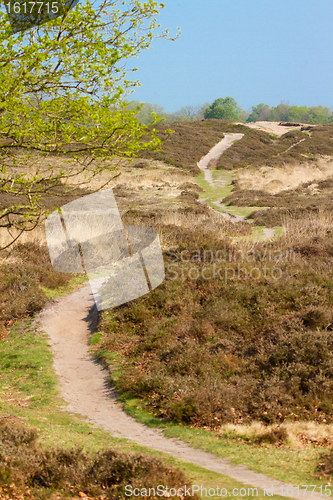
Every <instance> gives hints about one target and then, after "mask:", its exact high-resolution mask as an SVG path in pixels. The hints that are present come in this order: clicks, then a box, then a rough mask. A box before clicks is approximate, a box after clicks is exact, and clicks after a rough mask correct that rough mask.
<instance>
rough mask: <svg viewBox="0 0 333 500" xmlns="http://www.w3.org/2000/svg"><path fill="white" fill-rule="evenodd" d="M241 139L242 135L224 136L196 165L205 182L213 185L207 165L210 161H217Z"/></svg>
mask: <svg viewBox="0 0 333 500" xmlns="http://www.w3.org/2000/svg"><path fill="white" fill-rule="evenodd" d="M242 137H244V134H225V136H224V139H222V141H220V142H218V143H217V144H215V146H214V147H213V148H212V149H211V150H210V151H209V152H208V153H207V154H206V155H205V156H203V157H202V158H201V160H200V161H199V162H198V163H197V165H198V167H199V168H200V170H202V171H203V172H204V174H205V181H207V182H208V183H209V184H210V185H211V186H213V185H214V181H213V175H212V171H211V170H210V168H209V163H210V162H211V161H212V160H218V159H219V158H220V156H221V155H222V153H223V152H224V151H225V150H226V149H228V148H230V146H231V145H232V143H233V142H234V141H237V140H239V139H241V138H242Z"/></svg>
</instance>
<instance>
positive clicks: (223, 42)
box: [130, 0, 333, 112]
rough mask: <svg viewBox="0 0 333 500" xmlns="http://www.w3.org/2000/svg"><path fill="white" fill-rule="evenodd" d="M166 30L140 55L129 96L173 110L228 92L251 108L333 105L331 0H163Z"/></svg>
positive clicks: (161, 17) (221, 95)
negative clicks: (176, 36) (166, 35)
mask: <svg viewBox="0 0 333 500" xmlns="http://www.w3.org/2000/svg"><path fill="white" fill-rule="evenodd" d="M163 3H164V4H165V9H163V10H162V11H161V14H160V15H159V16H158V21H159V23H160V24H162V26H163V28H170V34H171V35H172V34H175V33H176V31H177V29H176V28H177V27H178V26H179V27H180V28H181V30H182V34H181V36H180V38H179V39H178V40H176V41H175V42H171V41H166V40H155V41H154V43H153V49H152V50H145V51H144V52H142V53H141V54H140V55H139V56H138V58H136V59H135V61H134V65H135V66H136V67H137V68H138V71H137V72H136V73H134V74H133V75H135V76H136V77H137V78H138V79H139V80H140V83H141V87H140V88H139V89H137V90H136V91H135V93H134V94H132V95H131V96H130V98H131V99H138V100H140V101H148V102H152V103H156V104H159V105H161V106H163V107H164V108H165V109H166V111H169V112H174V111H176V110H177V109H179V108H180V107H181V106H186V105H196V104H203V103H204V102H212V101H213V100H214V99H216V98H218V97H225V96H227V95H230V96H232V97H234V98H235V99H236V101H237V102H238V104H239V105H240V106H242V107H243V108H244V109H246V110H248V109H250V108H251V106H252V105H256V104H259V103H260V102H264V103H266V104H269V105H270V106H276V105H278V104H279V103H280V102H282V101H285V102H289V104H291V105H299V106H300V105H305V106H313V105H319V104H323V105H325V106H328V107H333V29H332V22H333V0H163Z"/></svg>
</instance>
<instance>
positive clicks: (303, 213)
mask: <svg viewBox="0 0 333 500" xmlns="http://www.w3.org/2000/svg"><path fill="white" fill-rule="evenodd" d="M224 203H226V204H227V205H235V206H252V207H256V206H257V207H270V208H269V209H268V210H266V209H265V210H258V211H253V213H252V214H250V216H249V217H250V218H253V219H254V221H255V223H256V224H257V225H266V226H270V227H272V226H279V225H284V224H285V219H286V216H291V217H294V218H295V217H296V218H299V217H302V218H305V217H310V218H311V217H312V216H313V215H314V214H318V213H319V212H326V213H327V212H332V210H333V179H332V178H331V179H325V180H322V181H318V183H316V184H315V185H314V184H313V183H309V182H308V183H304V184H303V185H302V186H300V187H299V188H298V189H296V190H289V191H282V192H280V193H277V194H275V195H273V194H269V193H266V192H263V191H250V190H235V192H234V193H232V194H231V195H229V196H227V197H226V198H224Z"/></svg>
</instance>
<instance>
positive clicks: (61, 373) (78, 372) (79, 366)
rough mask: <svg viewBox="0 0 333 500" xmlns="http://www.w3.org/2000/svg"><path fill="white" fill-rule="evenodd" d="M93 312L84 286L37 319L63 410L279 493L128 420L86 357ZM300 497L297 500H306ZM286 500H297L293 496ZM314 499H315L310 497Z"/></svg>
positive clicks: (264, 479) (263, 480) (264, 481)
mask: <svg viewBox="0 0 333 500" xmlns="http://www.w3.org/2000/svg"><path fill="white" fill-rule="evenodd" d="M95 320H96V309H95V307H94V301H93V297H92V293H91V290H90V286H89V285H86V286H84V287H82V288H80V289H79V290H77V291H76V292H74V293H71V294H70V295H68V296H67V297H64V298H61V299H58V300H57V301H56V302H54V303H53V304H49V305H48V306H47V307H46V308H45V309H44V310H43V311H42V312H41V313H40V314H39V316H38V321H39V323H40V325H41V329H42V330H43V331H44V332H45V333H46V334H47V335H48V337H49V343H50V345H51V348H52V352H53V355H54V367H55V371H56V373H57V375H58V378H59V382H60V387H61V394H62V397H63V398H64V399H65V401H66V402H67V403H68V406H67V407H66V410H68V411H70V412H73V413H79V414H81V415H83V416H85V417H87V418H88V420H89V421H90V422H92V423H94V424H97V425H100V426H102V427H103V428H104V429H106V430H107V431H109V432H110V433H111V434H112V435H114V436H116V437H124V438H128V439H131V440H133V441H135V442H136V443H139V444H140V445H144V446H147V447H150V448H154V449H156V450H159V451H162V452H165V453H170V454H172V455H174V456H177V457H179V458H181V459H183V460H186V461H187V462H191V463H193V464H196V465H199V466H201V467H203V468H205V469H208V470H210V471H213V472H218V473H220V474H224V475H226V476H230V477H232V478H234V479H236V480H238V481H240V482H242V483H245V484H246V485H250V486H253V487H257V488H261V489H263V488H265V487H266V488H268V487H269V488H270V487H271V486H273V491H274V492H275V493H276V494H277V493H279V492H280V491H281V490H280V487H281V486H284V487H286V483H283V482H281V481H277V480H275V479H271V478H269V477H268V476H266V475H264V474H259V473H256V472H253V471H251V470H249V469H247V467H244V466H235V465H232V464H231V463H230V462H229V461H228V460H226V459H222V458H218V457H216V456H215V455H212V454H209V453H205V452H203V451H200V450H196V449H193V448H190V447H189V446H187V445H186V444H184V443H182V442H181V441H177V440H175V439H168V438H166V437H164V435H163V433H162V431H161V430H157V429H150V428H148V427H146V426H145V425H143V424H140V423H138V422H136V421H135V420H134V419H133V418H131V417H129V416H128V415H127V414H126V413H125V412H124V411H123V410H122V409H121V406H120V405H119V404H118V403H117V400H116V397H115V394H114V393H113V391H112V389H110V388H109V386H108V383H107V370H106V369H104V368H103V367H102V366H101V365H100V364H99V363H98V362H96V361H95V360H94V358H92V357H91V356H90V355H89V353H88V339H89V335H90V333H91V332H92V331H93V329H94V324H95ZM310 496H311V495H310V494H309V495H305V496H304V497H303V495H302V497H303V498H310ZM292 498H298V499H299V497H298V496H297V495H295V496H294V497H292ZM311 498H312V499H313V500H319V498H321V500H322V497H320V495H312V496H311Z"/></svg>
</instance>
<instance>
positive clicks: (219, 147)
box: [197, 134, 304, 241]
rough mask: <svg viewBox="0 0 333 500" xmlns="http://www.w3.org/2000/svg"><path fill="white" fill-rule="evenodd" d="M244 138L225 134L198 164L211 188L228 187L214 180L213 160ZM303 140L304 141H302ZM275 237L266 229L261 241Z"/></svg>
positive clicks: (241, 218) (237, 219) (227, 216)
mask: <svg viewBox="0 0 333 500" xmlns="http://www.w3.org/2000/svg"><path fill="white" fill-rule="evenodd" d="M242 137H244V134H225V136H224V138H223V139H222V141H220V142H218V143H217V144H215V146H214V147H213V148H212V149H211V150H210V151H209V152H208V154H206V155H205V156H203V157H202V158H201V160H200V161H199V162H198V163H197V165H198V167H199V168H200V170H202V171H203V172H204V174H205V181H207V182H208V183H209V184H210V185H211V186H217V187H224V186H225V185H226V182H225V181H214V180H213V173H212V170H211V169H210V168H209V164H210V162H211V161H212V160H217V159H218V158H220V156H221V155H222V154H223V152H224V151H225V150H226V149H228V148H230V146H232V144H233V142H234V141H237V140H240V139H241V138H242ZM303 140H304V139H302V141H303ZM198 201H199V202H200V203H203V202H205V201H206V198H201V199H199V200H198ZM213 203H214V205H217V206H218V207H220V208H222V209H227V207H226V205H224V204H223V203H222V202H221V201H214V202H213ZM213 210H214V209H213ZM214 212H217V213H219V214H221V215H222V216H223V217H224V218H225V219H228V220H229V221H230V222H241V221H245V220H246V218H245V217H244V215H234V214H230V213H228V212H227V211H226V212H220V211H219V210H214ZM274 236H275V229H271V228H268V227H265V228H264V233H263V236H262V237H261V240H262V241H264V240H269V239H271V238H274Z"/></svg>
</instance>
